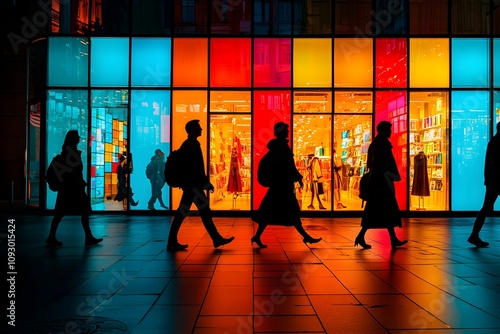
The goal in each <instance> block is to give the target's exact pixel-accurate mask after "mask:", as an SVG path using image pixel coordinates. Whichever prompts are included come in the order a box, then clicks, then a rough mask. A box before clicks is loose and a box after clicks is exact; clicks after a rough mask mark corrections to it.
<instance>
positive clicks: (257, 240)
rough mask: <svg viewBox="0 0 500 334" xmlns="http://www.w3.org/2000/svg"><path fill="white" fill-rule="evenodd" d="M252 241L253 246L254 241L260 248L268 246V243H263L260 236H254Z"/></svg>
mask: <svg viewBox="0 0 500 334" xmlns="http://www.w3.org/2000/svg"><path fill="white" fill-rule="evenodd" d="M250 241H251V242H252V246H253V243H254V242H255V243H256V244H257V246H259V248H267V245H265V244H263V243H262V241H260V238H259V237H252V239H250Z"/></svg>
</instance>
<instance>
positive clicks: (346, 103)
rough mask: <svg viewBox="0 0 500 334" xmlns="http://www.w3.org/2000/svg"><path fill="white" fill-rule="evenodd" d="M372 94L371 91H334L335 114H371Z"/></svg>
mask: <svg viewBox="0 0 500 334" xmlns="http://www.w3.org/2000/svg"><path fill="white" fill-rule="evenodd" d="M372 106H373V93H372V92H371V91H336V92H335V113H336V114H342V113H364V114H371V112H372Z"/></svg>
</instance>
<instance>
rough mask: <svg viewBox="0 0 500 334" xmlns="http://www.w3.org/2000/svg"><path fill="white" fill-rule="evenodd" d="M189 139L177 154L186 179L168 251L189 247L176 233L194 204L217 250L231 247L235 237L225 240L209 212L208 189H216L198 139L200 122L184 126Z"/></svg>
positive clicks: (200, 129) (171, 231)
mask: <svg viewBox="0 0 500 334" xmlns="http://www.w3.org/2000/svg"><path fill="white" fill-rule="evenodd" d="M185 129H186V133H187V135H188V138H187V139H186V140H185V141H184V142H183V143H182V145H181V147H180V148H179V150H178V151H180V156H181V157H182V159H181V161H182V167H183V168H182V170H183V174H184V175H185V177H183V178H182V179H183V182H182V183H183V184H182V185H181V188H182V197H181V201H180V204H179V208H178V209H177V211H176V213H175V215H174V219H173V220H172V224H171V225H170V232H169V235H168V243H167V250H168V251H178V250H184V249H186V248H187V247H188V245H186V244H181V243H179V241H178V240H177V234H178V233H179V230H180V228H181V225H182V222H183V221H184V218H186V216H187V215H189V209H190V208H191V205H192V204H193V203H194V204H195V205H196V207H197V208H198V210H199V213H200V216H201V220H202V222H203V226H204V227H205V229H206V230H207V232H208V234H209V235H210V238H211V239H212V242H213V245H214V247H215V248H217V247H219V246H222V245H225V244H228V243H230V242H231V241H233V240H234V237H230V238H224V237H223V236H222V235H221V234H220V233H219V232H218V231H217V227H216V226H215V224H214V222H213V219H212V210H211V209H210V205H209V201H208V197H207V195H206V194H205V190H208V191H211V192H213V191H214V186H213V184H212V183H210V180H209V178H208V176H207V174H206V173H205V163H204V161H203V152H202V150H201V145H200V142H199V141H198V139H197V138H198V137H199V136H201V131H202V130H203V129H202V128H201V126H200V121H199V120H191V121H189V122H187V123H186V126H185Z"/></svg>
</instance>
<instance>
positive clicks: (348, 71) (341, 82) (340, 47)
mask: <svg viewBox="0 0 500 334" xmlns="http://www.w3.org/2000/svg"><path fill="white" fill-rule="evenodd" d="M333 60H334V65H333V66H334V68H335V71H334V83H335V87H360V88H361V87H373V39H371V38H336V39H335V41H334V56H333Z"/></svg>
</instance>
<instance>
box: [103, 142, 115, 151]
mask: <svg viewBox="0 0 500 334" xmlns="http://www.w3.org/2000/svg"><path fill="white" fill-rule="evenodd" d="M104 151H105V152H112V151H113V145H112V144H110V143H105V144H104Z"/></svg>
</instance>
